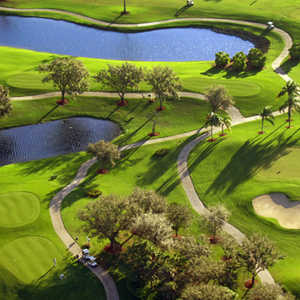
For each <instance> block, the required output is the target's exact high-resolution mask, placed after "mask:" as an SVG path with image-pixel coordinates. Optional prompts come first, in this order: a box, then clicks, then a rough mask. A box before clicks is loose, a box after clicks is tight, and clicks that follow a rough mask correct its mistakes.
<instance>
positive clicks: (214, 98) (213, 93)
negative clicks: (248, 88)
mask: <svg viewBox="0 0 300 300" xmlns="http://www.w3.org/2000/svg"><path fill="white" fill-rule="evenodd" d="M206 98H207V100H208V102H209V104H210V106H211V110H212V112H217V111H218V110H219V109H221V110H226V109H227V108H228V107H229V106H230V105H233V104H234V102H233V100H232V98H231V96H230V95H229V93H228V91H227V90H226V88H225V87H224V86H222V85H217V86H213V87H211V88H210V89H209V90H208V91H207V93H206Z"/></svg>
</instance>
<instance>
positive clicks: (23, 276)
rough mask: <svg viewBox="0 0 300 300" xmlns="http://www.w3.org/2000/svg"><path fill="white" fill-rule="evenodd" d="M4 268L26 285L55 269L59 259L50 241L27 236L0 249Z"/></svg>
mask: <svg viewBox="0 0 300 300" xmlns="http://www.w3.org/2000/svg"><path fill="white" fill-rule="evenodd" d="M0 255H1V257H2V259H1V264H2V267H4V268H6V269H7V270H8V271H10V272H11V273H12V274H14V276H15V277H16V278H18V279H19V280H20V281H22V282H25V283H30V282H32V281H33V280H37V279H39V278H40V277H41V276H42V275H44V274H46V273H47V272H48V271H49V270H50V269H51V268H52V267H53V259H54V258H57V259H59V258H60V257H61V253H59V251H58V249H57V248H56V246H55V244H54V243H52V242H51V241H50V240H48V239H45V238H41V237H36V236H27V237H23V238H19V239H16V240H14V241H12V242H10V243H8V244H7V245H5V246H4V247H2V248H1V249H0Z"/></svg>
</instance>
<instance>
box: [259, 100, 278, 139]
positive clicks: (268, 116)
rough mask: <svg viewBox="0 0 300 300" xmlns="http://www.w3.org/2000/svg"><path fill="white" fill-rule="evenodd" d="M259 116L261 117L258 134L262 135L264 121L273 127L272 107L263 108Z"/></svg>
mask: <svg viewBox="0 0 300 300" xmlns="http://www.w3.org/2000/svg"><path fill="white" fill-rule="evenodd" d="M259 115H260V117H261V131H260V132H259V134H263V133H264V121H265V120H266V121H268V122H270V123H271V124H272V125H274V122H273V119H274V116H273V112H272V107H271V106H265V107H264V108H263V110H262V111H261V113H260V114H259Z"/></svg>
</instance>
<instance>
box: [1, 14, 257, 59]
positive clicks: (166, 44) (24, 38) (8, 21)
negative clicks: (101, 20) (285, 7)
mask: <svg viewBox="0 0 300 300" xmlns="http://www.w3.org/2000/svg"><path fill="white" fill-rule="evenodd" d="M0 45H2V46H10V47H16V48H25V49H31V50H36V51H44V52H50V53H58V54H67V55H73V56H82V57H94V58H103V59H116V60H139V61H197V60H198V61H199V60H214V57H215V53H216V52H218V51H226V52H227V53H229V54H230V56H233V55H234V54H235V53H236V52H238V51H243V52H245V53H248V51H249V50H250V49H251V48H253V47H254V45H253V44H252V43H251V42H249V41H245V40H242V39H241V38H239V37H235V36H231V35H226V34H221V33H216V32H213V31H211V30H209V29H199V28H169V29H158V30H151V31H146V32H139V33H120V32H115V31H105V30H100V29H95V28H90V27H85V26H81V25H77V24H73V23H69V22H65V21H57V20H49V19H42V18H24V17H16V16H0Z"/></svg>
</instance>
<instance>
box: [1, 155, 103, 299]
mask: <svg viewBox="0 0 300 300" xmlns="http://www.w3.org/2000/svg"><path fill="white" fill-rule="evenodd" d="M85 159H86V155H84V154H77V155H67V156H64V157H57V158H52V159H47V160H41V161H33V162H28V163H21V164H13V165H7V166H2V167H1V168H0V182H1V194H0V213H1V222H0V244H1V247H0V295H1V296H0V298H1V299H7V300H21V299H22V300H40V299H49V300H50V299H51V300H52V299H66V300H68V299H72V300H73V299H82V297H84V298H85V299H99V300H100V299H101V300H102V299H105V293H104V289H103V287H102V285H101V283H100V282H99V281H98V279H96V278H95V277H94V276H93V275H92V274H91V273H90V272H89V271H88V270H87V269H86V268H83V267H82V266H80V265H78V264H76V263H74V262H72V260H71V259H70V257H69V255H68V252H66V249H65V246H64V245H63V244H62V242H61V241H60V239H59V238H58V236H57V235H56V233H55V232H54V230H53V227H52V223H51V220H50V216H49V202H50V199H51V198H52V197H53V195H54V194H55V193H56V192H57V191H58V190H60V189H61V188H62V187H63V186H64V185H66V184H67V183H69V182H70V180H71V178H73V176H74V175H75V173H76V171H77V169H78V167H79V165H80V164H81V163H82V162H83V161H84V160H85ZM53 174H56V175H57V176H58V177H57V179H56V180H50V177H51V176H52V175H53ZM54 258H56V260H57V266H56V267H55V268H54V267H53V259H54ZM61 273H64V274H65V280H63V281H61V280H59V274H61Z"/></svg>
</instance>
